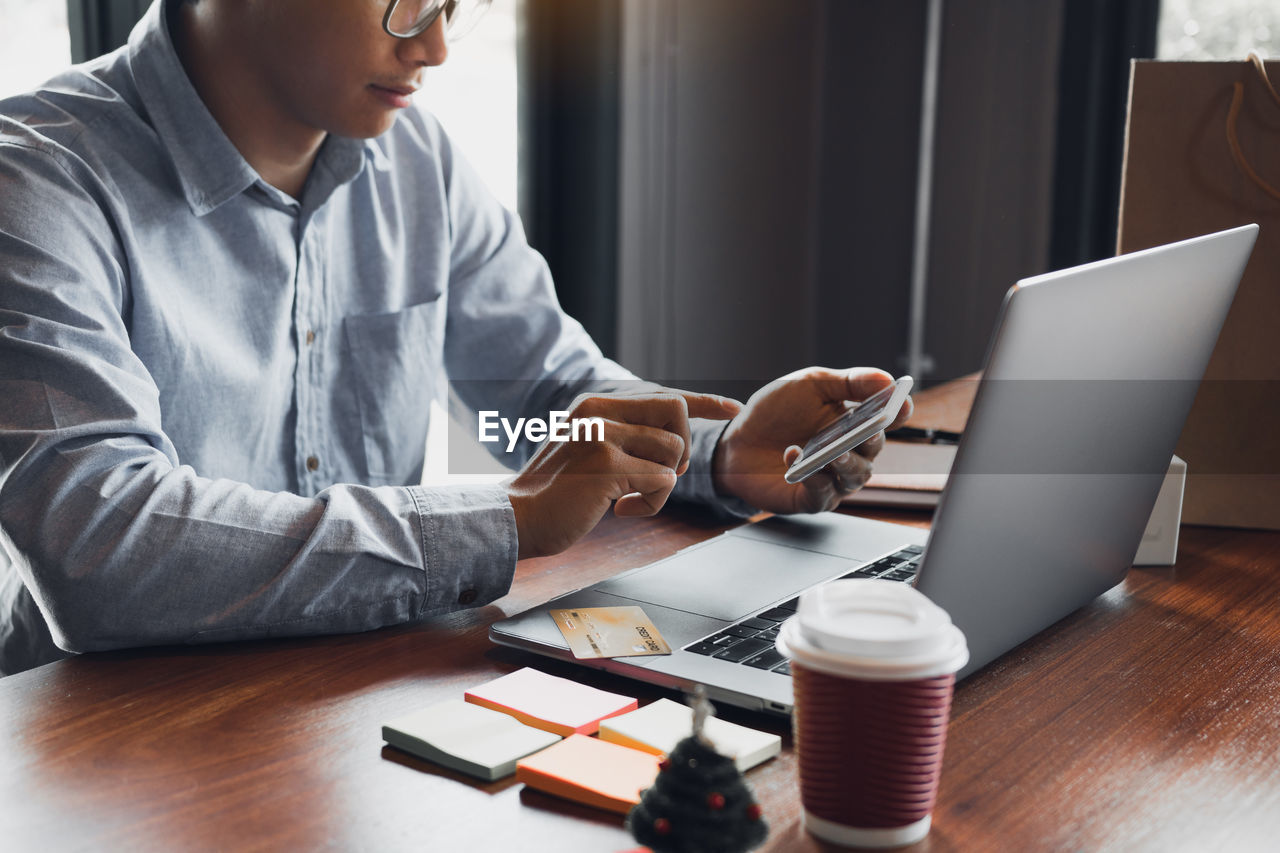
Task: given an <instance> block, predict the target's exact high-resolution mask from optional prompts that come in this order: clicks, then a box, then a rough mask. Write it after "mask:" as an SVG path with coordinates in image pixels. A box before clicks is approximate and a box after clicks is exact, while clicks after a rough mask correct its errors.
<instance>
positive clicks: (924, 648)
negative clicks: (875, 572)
mask: <svg viewBox="0 0 1280 853" xmlns="http://www.w3.org/2000/svg"><path fill="white" fill-rule="evenodd" d="M777 646H778V651H780V652H781V653H782V654H784V655H786V656H787V657H789V658H791V659H792V660H794V661H795V662H797V663H799V664H800V665H801V666H804V667H807V668H809V669H815V670H818V671H820V672H826V673H829V674H831V675H838V676H843V677H847V678H866V679H871V680H877V681H904V680H908V679H916V678H931V677H933V676H935V675H945V674H947V673H951V672H956V671H957V670H959V669H960V668H961V667H962V666H964V665H965V663H967V662H968V660H969V648H968V646H967V645H966V643H965V639H964V634H963V633H961V631H960V629H959V628H957V627H956V626H955V625H953V624H951V617H950V616H948V615H947V612H946V611H945V610H943V609H942V608H941V607H939V606H938V605H936V604H934V603H933V602H932V601H930V600H929V599H928V598H926V597H925V596H924V595H923V594H922V593H920V592H918V591H917V590H916V589H915V588H913V587H911V586H908V585H907V584H904V583H899V582H896V581H885V580H868V579H851V580H838V581H832V582H831V583H828V584H823V585H822V586H819V587H814V588H813V589H811V590H809V591H808V592H806V593H805V594H804V595H802V596H800V609H799V610H798V611H797V613H796V615H795V616H793V617H791V618H790V619H788V620H787V621H786V622H785V623H784V624H783V626H782V631H781V632H780V633H779V635H778V641H777Z"/></svg>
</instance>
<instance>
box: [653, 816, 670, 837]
mask: <svg viewBox="0 0 1280 853" xmlns="http://www.w3.org/2000/svg"><path fill="white" fill-rule="evenodd" d="M653 831H654V832H656V833H658V834H659V835H670V834H671V821H669V820H667V819H666V818H665V817H660V818H658V819H657V820H655V821H654V822H653Z"/></svg>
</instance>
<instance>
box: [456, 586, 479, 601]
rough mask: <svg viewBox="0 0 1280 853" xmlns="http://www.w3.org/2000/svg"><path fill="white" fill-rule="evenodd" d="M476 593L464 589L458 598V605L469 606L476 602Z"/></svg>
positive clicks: (472, 590)
mask: <svg viewBox="0 0 1280 853" xmlns="http://www.w3.org/2000/svg"><path fill="white" fill-rule="evenodd" d="M476 596H477V593H476V591H475V590H474V589H464V590H463V591H462V594H461V595H459V596H458V603H459V604H470V603H472V602H473V601H475V600H476Z"/></svg>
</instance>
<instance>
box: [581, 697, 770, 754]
mask: <svg viewBox="0 0 1280 853" xmlns="http://www.w3.org/2000/svg"><path fill="white" fill-rule="evenodd" d="M692 732H693V709H692V708H690V707H689V706H687V705H682V704H680V703H679V702H672V701H671V700H670V699H659V700H658V701H657V702H653V703H651V704H649V705H645V706H644V707H643V708H641V709H639V710H638V711H632V712H631V713H629V714H623V715H621V716H619V717H611V718H609V719H607V720H602V721H601V723H600V739H601V740H607V741H612V742H613V743H617V744H621V745H623V746H629V747H631V748H633V749H640V750H644V751H645V752H651V753H653V754H655V755H669V754H670V753H671V750H673V749H675V748H676V744H677V743H679V742H680V741H681V740H683V739H684V738H687V737H688V736H689V735H690V734H691V733H692ZM703 733H704V734H705V735H706V736H707V738H708V739H709V740H710V741H711V742H712V743H713V744H715V748H716V751H717V752H719V753H720V754H722V755H726V756H728V757H729V758H732V759H733V763H734V764H736V765H737V767H738V769H739V770H742V771H745V770H748V769H749V768H752V767H755V766H756V765H757V764H759V763H761V762H762V761H767V760H768V759H770V758H773V757H774V756H775V755H777V754H778V753H779V752H781V751H782V738H780V737H778V736H777V735H773V734H769V733H768V732H761V731H756V730H755V729H749V728H747V727H746V726H739V725H737V724H736V723H729V722H725V721H724V720H721V719H718V718H716V717H708V718H707V722H706V725H705V726H704V728H703Z"/></svg>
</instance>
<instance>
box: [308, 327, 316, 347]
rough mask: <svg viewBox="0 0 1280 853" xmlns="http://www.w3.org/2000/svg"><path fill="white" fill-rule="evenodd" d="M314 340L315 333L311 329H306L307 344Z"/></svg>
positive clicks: (312, 342)
mask: <svg viewBox="0 0 1280 853" xmlns="http://www.w3.org/2000/svg"><path fill="white" fill-rule="evenodd" d="M315 342H316V333H315V331H314V330H312V329H307V346H310V345H311V344H314V343H315Z"/></svg>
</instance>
